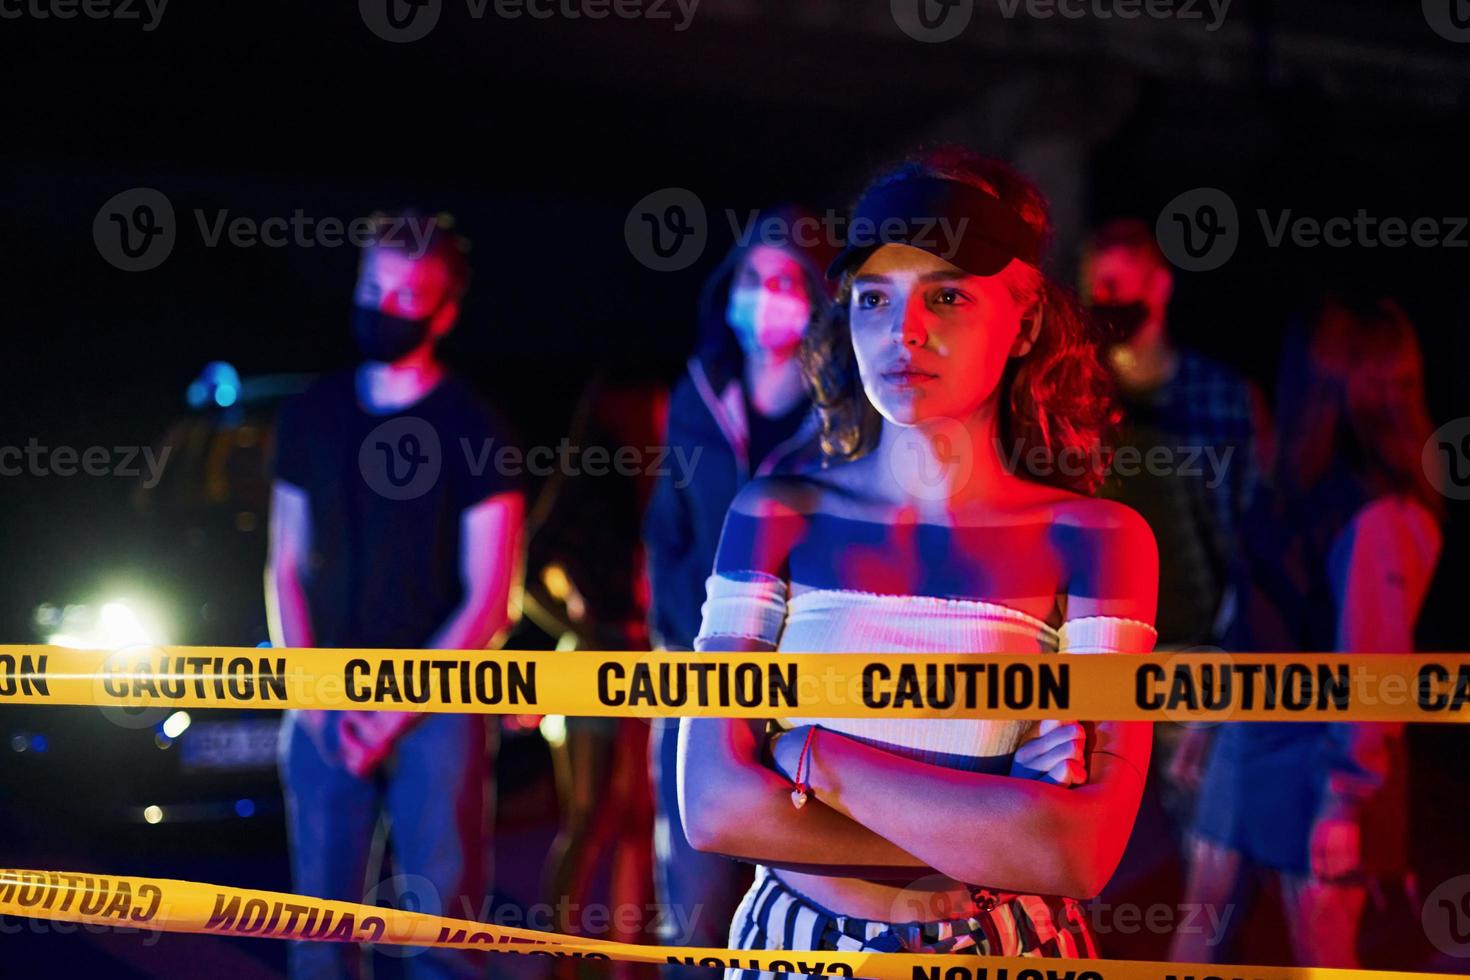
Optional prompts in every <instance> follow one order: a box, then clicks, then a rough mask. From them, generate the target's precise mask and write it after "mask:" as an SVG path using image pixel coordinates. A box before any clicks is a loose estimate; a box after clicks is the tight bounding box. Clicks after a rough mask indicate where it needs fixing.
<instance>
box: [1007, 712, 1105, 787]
mask: <svg viewBox="0 0 1470 980" xmlns="http://www.w3.org/2000/svg"><path fill="white" fill-rule="evenodd" d="M1036 732H1037V734H1036V737H1035V738H1032V739H1030V740H1029V741H1026V742H1022V743H1021V746H1020V747H1019V748H1018V749H1016V755H1015V758H1014V759H1012V761H1011V775H1012V776H1015V777H1017V778H1018V779H1039V780H1042V781H1043V782H1048V783H1056V784H1057V785H1058V786H1080V785H1081V784H1083V783H1085V782H1087V729H1086V728H1085V727H1084V726H1083V725H1082V723H1081V722H1076V721H1053V720H1052V719H1050V718H1047V719H1044V720H1043V721H1042V722H1041V724H1040V725H1038V726H1037V729H1036Z"/></svg>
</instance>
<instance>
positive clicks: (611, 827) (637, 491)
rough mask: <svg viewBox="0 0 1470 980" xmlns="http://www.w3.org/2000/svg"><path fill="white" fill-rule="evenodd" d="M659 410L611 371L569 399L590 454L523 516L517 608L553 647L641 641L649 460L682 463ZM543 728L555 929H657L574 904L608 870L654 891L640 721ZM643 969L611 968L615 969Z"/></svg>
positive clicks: (552, 722)
mask: <svg viewBox="0 0 1470 980" xmlns="http://www.w3.org/2000/svg"><path fill="white" fill-rule="evenodd" d="M667 412H668V391H667V389H666V388H664V387H663V386H662V385H653V384H638V383H630V382H623V381H618V380H615V379H613V378H611V377H609V376H606V375H599V376H597V377H595V378H593V380H592V381H591V383H589V384H588V386H587V388H586V390H585V391H584V392H583V395H582V397H581V399H580V400H579V402H578V405H577V409H576V412H575V413H574V415H573V420H572V425H571V428H570V431H569V433H568V437H567V438H568V440H569V442H570V444H571V445H572V446H574V447H575V448H576V450H577V452H578V454H579V459H580V460H582V461H583V462H584V463H585V465H584V466H583V467H582V468H581V469H580V470H579V471H574V472H565V471H561V470H558V471H557V472H555V473H553V474H552V475H551V477H550V479H548V480H547V482H546V484H545V485H544V486H543V487H542V489H541V492H540V494H539V495H538V497H537V500H536V504H535V506H534V507H533V508H532V509H531V513H530V515H529V517H528V518H527V520H526V528H527V530H526V535H527V542H528V543H527V570H528V571H527V582H526V597H525V613H526V617H527V618H528V619H530V620H531V621H532V622H534V623H535V624H536V625H537V626H539V627H540V628H541V629H542V630H544V631H545V632H546V633H547V634H548V635H549V636H552V637H554V638H556V639H557V649H558V650H646V649H648V647H649V639H648V576H647V573H646V571H645V558H644V553H643V542H642V541H641V539H640V524H641V521H642V517H643V514H644V512H645V510H646V508H647V505H648V501H649V499H650V497H651V496H652V492H653V484H654V479H655V477H656V472H657V471H659V470H662V469H664V468H669V469H670V470H671V471H674V472H678V470H677V465H678V464H677V462H675V461H670V460H668V459H661V460H660V459H657V458H655V457H651V456H649V455H648V454H649V453H650V452H653V453H657V449H655V448H653V447H657V446H658V445H659V444H660V443H661V442H662V440H663V433H664V430H665V425H666V415H667ZM630 450H634V451H636V456H635V457H633V458H636V463H634V462H631V461H630V456H629V454H630ZM599 456H600V458H601V460H602V461H603V462H601V463H599V462H597V459H598V457H599ZM609 460H611V461H614V462H612V463H610V464H609V463H608V462H606V461H609ZM542 732H543V734H545V736H546V741H547V744H548V746H549V748H550V750H551V757H552V764H553V768H554V771H555V775H556V787H557V799H558V812H559V814H560V817H561V826H560V828H559V832H558V834H557V837H556V840H555V841H554V842H553V844H552V847H551V850H550V852H549V853H548V854H547V857H546V865H545V870H544V872H543V880H542V895H543V898H544V900H545V901H546V902H547V903H548V905H549V906H550V907H553V908H555V909H557V910H558V912H559V913H562V915H563V917H562V918H561V919H559V920H558V921H556V922H555V924H554V925H553V927H552V928H554V929H555V930H556V931H558V932H563V933H567V934H570V935H579V936H589V937H591V938H594V939H612V940H615V941H618V942H628V943H648V942H652V941H654V940H655V938H656V937H654V936H653V935H652V933H651V930H650V929H649V926H650V925H651V924H653V923H654V922H655V921H656V918H655V917H653V916H641V917H640V918H639V919H638V920H637V921H631V920H630V919H629V918H628V917H626V916H624V915H621V914H618V915H613V916H612V917H611V919H610V921H607V922H605V923H601V924H599V923H597V922H595V921H593V917H586V916H581V917H579V916H576V915H574V914H573V913H572V910H575V909H578V908H582V909H586V908H590V907H594V906H595V904H596V903H597V901H599V900H600V899H601V898H603V897H604V896H603V895H602V894H601V893H599V891H598V886H599V885H600V884H601V882H602V872H603V871H604V869H606V870H607V875H606V895H605V898H606V902H607V904H608V905H609V906H611V907H612V908H614V909H638V910H640V911H642V910H646V909H648V908H649V907H650V903H651V902H652V901H653V898H654V895H653V791H652V788H651V785H650V774H649V767H648V741H649V724H648V720H647V719H644V718H578V717H567V718H566V719H565V721H564V729H563V728H562V727H561V726H559V724H558V722H557V720H556V719H555V718H552V719H548V720H547V721H546V722H543V724H542ZM579 969H580V968H579V967H578V966H577V964H576V963H575V962H574V961H572V960H563V961H559V962H558V963H557V965H556V967H555V970H556V975H558V976H576V975H577V974H578V972H579ZM640 969H641V968H640V967H637V966H635V965H633V964H629V963H613V964H611V965H610V966H609V967H608V970H609V971H610V973H611V975H612V976H614V977H622V976H630V975H635V974H637V972H638V971H639V970H640ZM645 972H646V971H645Z"/></svg>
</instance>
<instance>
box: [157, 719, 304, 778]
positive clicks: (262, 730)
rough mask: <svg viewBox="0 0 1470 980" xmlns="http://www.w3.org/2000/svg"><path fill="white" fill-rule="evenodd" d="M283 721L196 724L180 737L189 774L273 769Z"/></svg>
mask: <svg viewBox="0 0 1470 980" xmlns="http://www.w3.org/2000/svg"><path fill="white" fill-rule="evenodd" d="M280 729H281V723H280V720H279V719H275V718H270V719H258V720H242V721H206V722H195V723H194V724H192V725H190V726H189V730H188V731H186V732H184V733H183V734H182V735H181V736H180V737H179V749H180V763H181V764H182V766H183V768H184V771H185V772H213V771H219V770H238V769H269V768H271V767H273V766H275V764H276V741H277V739H278V738H279V737H280Z"/></svg>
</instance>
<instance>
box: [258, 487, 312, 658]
mask: <svg viewBox="0 0 1470 980" xmlns="http://www.w3.org/2000/svg"><path fill="white" fill-rule="evenodd" d="M268 536H269V543H268V546H267V547H268V551H267V554H266V565H265V611H266V624H267V627H268V629H269V630H270V638H271V644H272V645H274V646H278V647H309V646H312V645H313V643H312V631H311V613H310V610H309V608H308V606H307V602H306V589H305V588H304V587H303V585H302V579H303V578H304V576H305V572H306V562H307V555H308V554H309V552H310V549H311V506H310V503H309V501H308V500H307V497H306V491H305V490H302V489H301V488H300V487H298V486H295V485H293V484H290V483H287V482H286V481H285V480H280V479H277V480H275V481H274V482H273V483H272V484H271V514H270V530H269V535H268Z"/></svg>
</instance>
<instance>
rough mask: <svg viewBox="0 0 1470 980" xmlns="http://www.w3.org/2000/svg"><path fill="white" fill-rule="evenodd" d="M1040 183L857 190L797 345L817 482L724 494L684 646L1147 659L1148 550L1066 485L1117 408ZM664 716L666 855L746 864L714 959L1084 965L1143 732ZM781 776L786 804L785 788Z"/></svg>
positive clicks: (981, 163) (898, 176)
mask: <svg viewBox="0 0 1470 980" xmlns="http://www.w3.org/2000/svg"><path fill="white" fill-rule="evenodd" d="M1048 230H1049V229H1048V219H1047V212H1046V206H1045V203H1044V201H1043V199H1042V198H1041V196H1040V194H1039V193H1038V192H1037V191H1036V190H1035V188H1033V187H1032V186H1031V185H1030V184H1029V183H1028V182H1027V181H1026V180H1025V179H1024V178H1022V177H1021V176H1019V175H1018V174H1016V173H1015V172H1014V171H1013V170H1011V169H1010V168H1009V167H1008V166H1006V165H1005V164H1002V163H1000V162H998V161H995V160H991V159H987V158H984V157H980V156H977V155H975V154H972V153H969V152H967V151H964V150H960V149H949V150H942V151H938V152H934V153H930V154H928V155H926V156H924V157H921V158H919V159H916V160H914V161H912V162H910V163H908V164H905V165H904V166H902V167H900V168H898V169H897V170H894V171H891V172H890V173H887V174H885V175H883V176H881V177H880V178H879V179H878V180H876V181H875V182H874V183H873V184H872V185H871V186H870V187H869V189H868V190H867V191H866V192H865V193H864V195H863V197H862V199H861V200H860V201H859V203H858V205H857V207H856V209H855V212H854V216H853V220H852V222H851V223H850V226H849V235H848V244H847V246H846V248H845V249H844V251H843V252H842V254H841V255H840V256H839V257H838V259H837V260H836V262H834V263H833V266H832V269H831V270H830V271H829V275H833V276H840V277H841V278H840V293H839V299H838V302H837V304H836V309H835V313H834V316H833V317H832V318H831V319H830V320H829V321H827V322H826V323H824V324H823V325H822V327H821V328H820V329H817V330H815V331H814V332H812V333H811V334H810V335H809V336H808V338H807V342H806V364H807V371H808V375H809V378H810V380H811V382H812V385H813V388H814V391H815V401H816V403H817V406H818V409H819V410H820V411H821V413H822V416H823V423H824V451H825V453H826V456H827V460H826V463H827V465H825V466H824V467H822V468H820V469H813V470H810V471H807V472H805V473H803V474H801V475H796V476H791V475H787V476H779V477H767V478H763V479H759V480H755V481H753V482H751V483H750V484H748V485H747V486H746V487H745V488H744V489H743V490H742V491H741V493H740V494H739V496H738V497H737V498H736V500H735V503H734V505H733V507H732V508H731V510H730V513H729V515H728V517H727V519H726V523H725V528H724V533H723V536H722V538H721V542H720V547H719V552H718V556H717V558H716V561H715V567H714V573H713V574H712V575H711V576H710V577H709V580H708V583H707V593H708V598H707V600H706V602H705V606H704V616H703V625H702V628H701V631H700V635H699V638H698V641H697V643H696V646H697V648H698V649H701V650H710V651H714V650H742V651H745V650H748V651H771V650H780V651H793V652H817V651H830V652H863V653H875V652H877V653H883V652H974V653H994V652H1009V653H1021V652H1024V653H1034V654H1036V655H1038V656H1054V655H1057V654H1059V653H1086V652H1103V651H1129V652H1147V651H1149V650H1151V649H1152V647H1153V642H1154V630H1153V628H1152V622H1153V617H1154V604H1155V593H1156V590H1157V554H1156V551H1155V547H1154V541H1153V536H1152V533H1151V532H1150V530H1149V528H1148V526H1147V525H1146V524H1145V523H1144V522H1143V521H1142V519H1140V518H1139V517H1138V515H1137V514H1135V513H1134V512H1133V511H1131V510H1128V509H1127V508H1125V507H1122V506H1121V505H1118V504H1115V503H1111V502H1108V501H1104V500H1100V499H1097V498H1095V497H1092V496H1090V494H1091V492H1092V491H1093V490H1094V489H1095V488H1096V486H1097V485H1098V483H1099V482H1101V479H1102V475H1103V472H1104V470H1105V468H1106V465H1107V455H1106V452H1105V451H1104V449H1103V446H1104V442H1105V436H1106V434H1107V430H1108V429H1109V428H1110V427H1111V425H1112V424H1113V423H1114V422H1115V421H1116V419H1117V414H1116V410H1115V409H1114V408H1113V406H1112V402H1111V400H1110V397H1109V388H1108V384H1107V382H1106V380H1105V378H1106V375H1105V373H1104V371H1103V369H1102V367H1101V366H1100V365H1099V363H1098V360H1097V355H1096V352H1095V350H1094V349H1093V347H1092V346H1091V345H1090V343H1089V342H1088V341H1087V339H1086V336H1085V330H1084V322H1083V320H1082V318H1081V315H1080V314H1079V312H1078V310H1077V308H1076V306H1075V305H1074V301H1073V300H1072V299H1071V298H1070V297H1069V296H1068V295H1067V294H1066V293H1065V292H1064V291H1063V290H1061V289H1059V288H1058V287H1057V286H1056V285H1054V284H1053V283H1051V282H1050V281H1049V280H1048V279H1047V278H1046V277H1045V276H1044V275H1043V273H1042V272H1041V270H1040V260H1041V252H1042V246H1043V242H1044V240H1045V238H1046V236H1047V234H1048ZM770 729H771V731H772V732H773V734H771V735H770V736H769V738H768V735H767V731H766V726H763V725H761V724H759V723H752V722H749V721H743V720H730V719H713V718H710V719H705V718H697V719H685V720H684V722H683V726H682V731H681V746H680V748H681V752H680V767H679V772H680V780H681V783H680V789H681V794H682V795H681V801H682V808H683V814H684V819H685V826H686V830H687V833H688V835H689V840H690V842H691V843H692V844H693V845H694V846H695V847H696V848H699V849H701V850H707V851H714V852H718V853H722V854H725V855H728V856H731V857H734V858H737V859H740V860H745V861H750V862H753V863H755V864H756V865H757V870H756V879H755V883H754V885H753V886H752V888H751V890H750V891H749V892H748V893H747V895H746V897H745V900H744V902H743V903H742V905H741V907H740V909H739V911H738V912H737V914H736V916H735V919H734V921H733V922H732V923H731V927H730V945H731V946H732V947H735V948H743V949H790V950H820V949H839V950H878V951H882V950H889V951H895V950H908V951H916V952H954V953H978V954H993V955H1023V954H1024V955H1035V956H1057V957H1078V956H1081V957H1085V956H1094V955H1096V947H1095V944H1094V941H1093V938H1092V935H1091V933H1090V931H1089V929H1088V926H1087V923H1086V920H1085V918H1084V916H1083V914H1082V911H1081V909H1080V907H1079V904H1078V899H1083V898H1087V897H1090V896H1092V895H1095V894H1096V893H1097V892H1098V890H1099V889H1100V888H1101V887H1102V886H1103V884H1104V883H1105V882H1106V881H1107V880H1108V878H1109V877H1110V876H1111V874H1112V872H1113V869H1114V868H1115V867H1116V865H1117V862H1118V860H1119V858H1120V856H1121V854H1122V852H1123V848H1124V845H1125V843H1126V842H1127V838H1128V835H1129V832H1130V830H1131V827H1132V824H1133V820H1134V817H1135V815H1136V812H1137V809H1138V802H1139V798H1140V795H1141V793H1142V790H1143V783H1144V773H1145V771H1146V769H1147V766H1148V755H1149V744H1150V730H1149V726H1148V725H1147V724H1141V723H1127V724H1110V723H1098V724H1096V725H1093V724H1086V725H1083V724H1080V723H1076V722H1068V721H1065V720H1056V721H1045V722H1040V723H1034V722H1022V721H1006V720H996V719H986V718H976V717H968V716H961V715H960V714H959V713H957V714H956V716H954V717H947V718H939V719H924V720H913V719H909V720H886V719H872V718H868V719H822V718H781V719H774V720H773V721H772V723H771V725H770ZM798 760H802V761H801V763H800V764H801V765H802V777H801V779H800V783H802V784H803V788H804V790H805V792H804V793H800V792H794V790H793V783H794V777H795V776H796V769H797V766H798Z"/></svg>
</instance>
